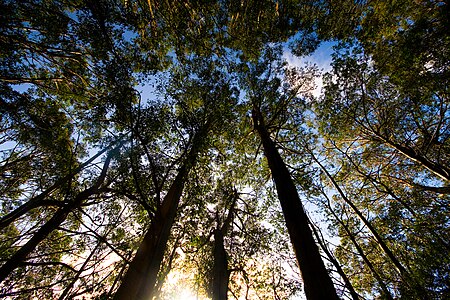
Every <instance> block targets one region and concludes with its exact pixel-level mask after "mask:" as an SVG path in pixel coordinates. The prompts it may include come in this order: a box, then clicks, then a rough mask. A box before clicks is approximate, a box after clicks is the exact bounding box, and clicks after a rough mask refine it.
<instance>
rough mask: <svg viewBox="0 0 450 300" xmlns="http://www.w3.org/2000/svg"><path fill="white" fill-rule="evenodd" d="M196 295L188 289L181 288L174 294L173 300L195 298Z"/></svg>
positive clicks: (190, 299)
mask: <svg viewBox="0 0 450 300" xmlns="http://www.w3.org/2000/svg"><path fill="white" fill-rule="evenodd" d="M197 299H199V298H197V296H196V295H195V294H194V293H193V292H192V291H191V290H189V289H186V288H182V289H180V290H179V291H178V292H177V293H176V295H175V298H174V300H197Z"/></svg>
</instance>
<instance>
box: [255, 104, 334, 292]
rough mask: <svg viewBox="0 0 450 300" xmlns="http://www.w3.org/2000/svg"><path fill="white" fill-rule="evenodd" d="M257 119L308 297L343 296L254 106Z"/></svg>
mask: <svg viewBox="0 0 450 300" xmlns="http://www.w3.org/2000/svg"><path fill="white" fill-rule="evenodd" d="M252 117H253V122H254V126H255V129H256V130H257V132H258V134H259V136H260V137H261V141H262V144H263V148H264V153H265V156H266V158H267V161H268V163H269V168H270V171H271V173H272V177H273V180H274V181H275V186H276V189H277V193H278V198H279V200H280V203H281V208H282V211H283V215H284V219H285V221H286V226H287V229H288V233H289V237H290V239H291V243H292V246H293V248H294V252H295V256H296V258H297V261H298V264H299V267H300V271H301V274H302V278H303V283H304V290H305V294H306V298H307V299H308V300H323V299H339V298H338V296H337V294H336V290H335V289H334V286H333V282H332V280H331V278H330V276H329V275H328V272H327V269H326V268H325V265H324V263H323V261H322V258H321V256H320V252H319V248H318V247H317V245H316V242H315V241H314V237H313V234H312V232H311V229H310V228H309V224H308V217H307V215H306V213H305V211H304V210H303V205H302V203H301V201H300V197H299V196H298V193H297V189H296V187H295V185H294V182H293V181H292V178H291V175H290V173H289V170H288V169H287V167H286V165H285V164H284V162H283V159H282V158H281V156H280V154H279V153H278V150H277V149H276V146H275V143H274V142H273V141H272V139H271V138H270V135H269V133H268V132H267V129H266V128H265V125H264V120H263V117H262V115H261V112H260V111H259V110H257V109H253V112H252Z"/></svg>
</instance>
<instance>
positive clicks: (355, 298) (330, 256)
mask: <svg viewBox="0 0 450 300" xmlns="http://www.w3.org/2000/svg"><path fill="white" fill-rule="evenodd" d="M311 229H312V231H313V233H314V236H315V237H316V240H317V241H318V243H319V245H320V248H322V250H323V252H324V253H325V254H326V255H327V256H328V259H329V260H330V261H331V263H332V264H333V265H334V267H335V268H336V270H337V272H338V274H339V276H341V278H342V280H344V283H345V287H346V288H347V289H348V291H349V292H350V295H351V297H352V299H353V300H359V299H360V297H359V295H358V293H357V292H356V291H355V289H354V288H353V285H352V283H351V282H350V279H349V278H348V276H347V274H345V272H344V270H343V269H342V267H341V264H340V263H339V262H338V261H337V259H336V258H335V257H334V256H333V254H332V253H331V252H330V250H328V248H327V245H325V242H324V241H323V237H322V236H321V234H320V233H319V231H318V229H316V227H315V226H314V224H311Z"/></svg>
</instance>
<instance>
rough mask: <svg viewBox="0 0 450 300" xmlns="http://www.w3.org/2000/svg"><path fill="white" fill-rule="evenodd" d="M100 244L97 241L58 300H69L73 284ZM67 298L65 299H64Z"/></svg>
mask: <svg viewBox="0 0 450 300" xmlns="http://www.w3.org/2000/svg"><path fill="white" fill-rule="evenodd" d="M100 245H101V242H100V241H99V242H98V243H97V245H96V246H95V248H94V250H92V251H91V253H90V254H89V256H88V257H87V258H86V260H85V261H84V263H83V265H82V266H81V267H80V269H79V270H78V272H77V273H76V274H75V277H74V278H73V279H72V281H71V282H70V283H69V285H68V286H66V288H65V289H64V291H63V292H62V293H61V295H60V296H59V298H58V300H64V299H69V297H67V296H68V294H69V292H70V291H71V290H72V287H73V286H74V285H75V283H76V282H77V281H78V279H79V278H80V276H81V274H82V273H83V272H84V270H85V268H86V266H87V264H88V263H89V262H90V260H91V259H92V257H93V256H94V254H95V252H96V251H97V249H98V248H99V247H100ZM66 297H67V298H66Z"/></svg>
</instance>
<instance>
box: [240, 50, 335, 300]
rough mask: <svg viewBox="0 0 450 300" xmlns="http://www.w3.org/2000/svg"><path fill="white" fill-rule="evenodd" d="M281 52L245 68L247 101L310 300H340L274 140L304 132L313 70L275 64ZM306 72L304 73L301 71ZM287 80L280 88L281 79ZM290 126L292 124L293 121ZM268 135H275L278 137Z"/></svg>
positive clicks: (272, 52)
mask: <svg viewBox="0 0 450 300" xmlns="http://www.w3.org/2000/svg"><path fill="white" fill-rule="evenodd" d="M277 51H279V50H277V48H267V49H266V52H265V53H264V55H263V57H262V58H261V59H260V61H259V62H257V63H256V64H254V65H249V66H246V67H247V68H249V72H248V73H247V74H245V75H247V76H248V77H247V78H245V77H244V79H243V82H245V83H244V84H246V87H247V99H248V103H249V106H250V107H251V109H252V120H253V128H254V130H255V132H256V133H257V134H258V136H259V138H260V139H261V143H262V146H263V149H264V154H265V157H266V159H267V161H268V164H269V169H270V171H271V175H272V178H273V180H274V182H275V186H276V190H277V193H278V198H279V200H280V203H281V207H282V211H283V215H284V218H285V221H286V226H287V229H288V233H289V236H290V239H291V243H292V246H293V248H294V252H295V255H296V258H297V261H298V264H299V268H300V270H301V273H302V278H303V282H304V290H305V293H306V295H307V297H308V298H310V299H323V298H328V299H337V298H338V297H337V294H336V291H335V289H334V286H333V283H332V280H331V278H330V277H329V275H328V272H327V270H326V268H325V265H324V263H323V261H322V258H321V255H320V252H319V249H318V247H317V245H316V242H315V240H314V237H313V233H312V231H311V229H310V227H309V223H308V217H307V215H306V213H305V210H304V208H303V205H302V202H301V201H300V198H299V195H298V192H297V188H296V186H295V184H294V182H293V180H292V177H291V174H290V171H289V169H288V167H287V166H286V164H285V162H284V161H283V158H282V157H281V155H280V152H279V151H278V149H277V144H276V142H274V140H273V139H277V135H280V139H283V137H286V136H288V135H289V133H290V129H291V130H294V131H295V130H301V127H300V125H299V124H296V126H295V125H294V126H293V127H289V125H287V124H292V122H293V120H295V121H294V122H299V121H301V118H302V114H303V111H302V103H304V102H303V99H302V98H301V94H302V93H307V92H309V91H310V90H312V85H311V84H312V80H313V79H314V71H312V70H309V71H308V70H294V69H290V70H289V69H288V70H284V72H283V67H284V66H283V64H282V63H281V62H280V60H279V58H278V59H277V53H279V52H277ZM302 71H303V72H302ZM282 74H284V75H285V83H284V84H282V83H283V82H282V79H281V78H280V75H282ZM289 121H290V122H289ZM269 130H273V135H274V136H275V137H274V138H272V137H271V134H270V133H269Z"/></svg>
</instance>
